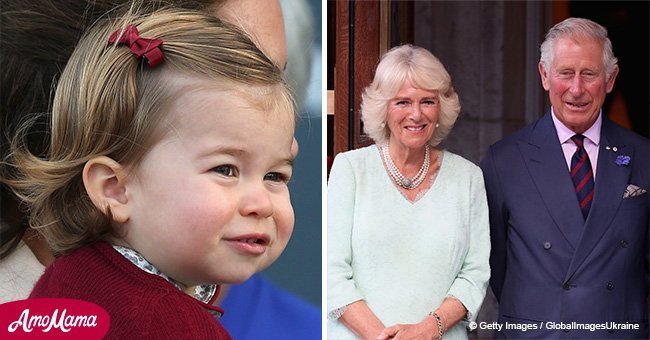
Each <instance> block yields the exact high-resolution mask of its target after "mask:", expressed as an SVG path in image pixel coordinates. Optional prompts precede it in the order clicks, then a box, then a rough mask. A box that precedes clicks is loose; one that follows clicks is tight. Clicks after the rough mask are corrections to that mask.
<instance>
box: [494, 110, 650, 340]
mask: <svg viewBox="0 0 650 340" xmlns="http://www.w3.org/2000/svg"><path fill="white" fill-rule="evenodd" d="M599 148H600V150H599V155H598V158H599V159H598V171H597V173H598V175H597V176H596V184H595V195H594V198H593V201H592V205H591V210H590V212H589V215H588V217H587V219H586V221H585V220H584V218H583V216H582V213H581V210H580V206H579V205H578V199H577V197H576V194H575V187H574V185H573V182H572V181H571V177H570V176H571V175H570V174H569V171H568V169H567V165H566V162H565V159H564V154H563V152H562V149H561V147H560V143H559V141H558V138H557V133H556V130H555V127H554V126H553V122H552V120H551V115H550V113H549V114H546V115H545V116H544V117H542V118H541V119H539V120H538V121H536V122H535V123H533V124H532V125H530V126H528V127H526V128H524V129H523V130H520V131H519V132H516V133H515V134H513V135H512V136H510V137H508V138H506V139H504V140H502V141H500V142H498V143H496V144H494V145H493V146H492V147H490V149H489V150H488V152H487V155H486V156H485V158H484V159H483V161H482V162H481V168H483V173H484V175H485V186H486V189H487V195H488V202H489V208H490V226H491V239H492V253H491V258H490V264H491V268H492V277H491V280H490V284H491V286H492V290H493V291H494V294H495V296H496V298H497V300H499V308H500V309H499V322H500V323H501V324H505V323H506V322H507V323H508V324H510V325H513V324H528V325H532V326H535V327H537V328H533V329H532V330H531V329H530V328H529V329H528V330H527V331H526V332H524V331H523V330H522V328H518V329H513V328H511V329H504V330H502V332H500V333H498V334H497V337H507V338H522V337H530V338H537V339H539V338H548V339H560V338H568V339H581V338H599V339H601V338H624V339H629V338H637V337H638V338H645V339H647V338H648V302H647V297H648V262H647V260H648V227H649V224H648V223H649V220H648V196H649V195H648V193H647V192H644V193H641V191H642V190H639V191H638V192H635V194H630V193H629V191H632V190H631V189H633V188H641V189H643V190H648V189H650V180H649V177H650V176H649V170H648V169H649V165H650V161H649V159H648V155H649V154H650V151H649V143H648V139H646V138H643V137H641V136H638V135H636V134H634V133H632V132H630V131H628V130H625V129H623V128H621V127H619V126H618V125H616V124H614V123H612V122H611V121H609V120H608V119H603V121H602V128H601V137H600V146H599ZM621 159H627V162H624V161H622V160H621ZM574 322H575V323H576V324H577V327H573V326H574V324H573V323H574ZM628 322H629V323H632V324H635V327H636V326H638V329H593V330H591V329H583V328H581V327H583V326H584V325H594V324H599V325H607V326H608V327H609V326H610V325H611V323H618V324H626V323H628ZM558 324H559V325H560V326H562V325H569V328H566V327H565V328H564V329H562V328H557V327H556V326H557V325H558ZM610 328H612V327H610Z"/></svg>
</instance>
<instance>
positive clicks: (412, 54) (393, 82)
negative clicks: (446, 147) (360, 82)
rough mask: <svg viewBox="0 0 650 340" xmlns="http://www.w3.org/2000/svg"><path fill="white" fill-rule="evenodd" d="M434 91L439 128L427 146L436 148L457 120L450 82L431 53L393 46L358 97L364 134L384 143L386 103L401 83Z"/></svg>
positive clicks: (387, 133) (457, 106)
mask: <svg viewBox="0 0 650 340" xmlns="http://www.w3.org/2000/svg"><path fill="white" fill-rule="evenodd" d="M407 81H408V82H410V83H411V84H412V85H413V86H415V87H418V88H422V89H426V90H430V91H436V92H437V93H438V97H439V99H440V113H439V115H438V124H439V126H438V127H437V128H436V129H435V132H434V133H433V135H432V136H431V139H429V141H428V143H429V144H430V145H432V146H436V145H438V144H440V142H442V140H443V139H445V137H447V135H448V134H449V132H450V131H451V129H452V128H453V126H454V123H455V122H456V118H458V113H459V112H460V102H459V100H458V94H456V91H455V90H454V87H453V86H452V83H451V77H450V76H449V73H447V70H446V69H445V67H444V66H443V65H442V63H441V62H440V60H438V58H436V57H435V56H434V55H433V54H431V52H429V51H427V50H426V49H424V48H422V47H418V46H413V45H410V44H407V45H402V46H397V47H394V48H392V49H391V50H390V51H388V52H386V54H384V55H383V56H382V57H381V61H380V62H379V65H378V66H377V71H376V72H375V78H374V79H373V80H372V83H371V84H370V85H369V86H368V87H366V89H365V90H364V92H363V94H362V96H361V119H362V120H363V124H364V125H363V129H364V131H365V132H366V133H367V134H368V136H370V138H372V139H373V140H374V141H375V143H377V144H385V143H387V142H388V139H389V137H390V129H389V128H388V125H387V124H386V115H387V114H388V102H389V101H390V100H391V99H393V98H394V97H395V96H396V95H397V92H399V89H400V88H401V87H402V85H403V84H404V83H405V82H407Z"/></svg>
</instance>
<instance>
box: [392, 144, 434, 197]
mask: <svg viewBox="0 0 650 340" xmlns="http://www.w3.org/2000/svg"><path fill="white" fill-rule="evenodd" d="M380 148H381V155H382V158H383V159H384V164H386V167H387V168H388V174H389V175H390V177H392V178H393V180H394V181H395V183H397V185H399V186H400V187H402V188H404V189H406V190H412V189H415V188H417V187H418V186H420V184H422V182H424V179H425V178H426V177H427V173H428V172H429V163H430V160H431V156H430V152H429V145H428V144H427V145H425V147H424V162H423V163H422V167H420V171H418V173H417V174H416V175H415V177H413V178H408V177H406V176H404V175H402V173H401V172H400V171H399V169H398V168H397V165H395V162H393V159H392V158H391V157H390V152H389V150H388V144H387V145H384V146H381V147H380Z"/></svg>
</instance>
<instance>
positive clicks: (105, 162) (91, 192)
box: [82, 156, 129, 223]
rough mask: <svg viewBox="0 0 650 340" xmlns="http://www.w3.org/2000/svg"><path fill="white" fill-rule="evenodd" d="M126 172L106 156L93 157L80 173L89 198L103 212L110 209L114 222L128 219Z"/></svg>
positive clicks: (123, 221) (122, 221)
mask: <svg viewBox="0 0 650 340" xmlns="http://www.w3.org/2000/svg"><path fill="white" fill-rule="evenodd" d="M126 174H127V173H126V170H125V169H124V167H123V166H122V165H121V164H120V163H118V162H116V161H114V160H113V159H111V158H109V157H106V156H100V157H95V158H92V159H91V160H89V161H88V162H86V165H85V166H84V169H83V173H82V176H83V182H84V187H85V188H86V192H87V193H88V196H89V197H90V200H91V201H92V202H93V204H94V205H95V206H96V207H97V208H98V209H99V210H101V211H102V212H103V213H107V212H108V209H110V212H111V215H112V217H113V221H114V222H116V223H125V222H126V221H128V220H129V209H128V207H129V205H128V204H127V203H128V197H127V193H126V186H125V184H126Z"/></svg>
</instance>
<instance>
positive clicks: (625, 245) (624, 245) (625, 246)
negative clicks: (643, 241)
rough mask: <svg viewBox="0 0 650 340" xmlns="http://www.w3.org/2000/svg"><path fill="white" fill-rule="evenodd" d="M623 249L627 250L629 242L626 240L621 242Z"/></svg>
mask: <svg viewBox="0 0 650 340" xmlns="http://www.w3.org/2000/svg"><path fill="white" fill-rule="evenodd" d="M621 247H622V248H627V241H625V240H623V241H621Z"/></svg>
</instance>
